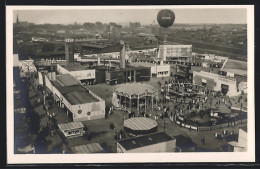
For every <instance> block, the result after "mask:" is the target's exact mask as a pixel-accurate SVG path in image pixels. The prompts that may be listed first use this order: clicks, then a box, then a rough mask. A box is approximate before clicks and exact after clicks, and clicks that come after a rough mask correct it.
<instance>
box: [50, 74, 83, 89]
mask: <svg viewBox="0 0 260 169" xmlns="http://www.w3.org/2000/svg"><path fill="white" fill-rule="evenodd" d="M52 83H53V85H54V86H56V87H57V86H72V85H80V83H79V82H78V81H76V80H75V79H74V78H73V77H72V76H71V75H69V74H63V75H59V76H57V77H56V81H53V82H52Z"/></svg>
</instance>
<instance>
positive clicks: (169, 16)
mask: <svg viewBox="0 0 260 169" xmlns="http://www.w3.org/2000/svg"><path fill="white" fill-rule="evenodd" d="M174 20H175V14H174V13H173V12H172V11H171V10H169V9H163V10H161V11H160V12H159V13H158V15H157V22H158V23H159V25H160V26H161V27H164V28H168V27H170V26H172V24H173V22H174Z"/></svg>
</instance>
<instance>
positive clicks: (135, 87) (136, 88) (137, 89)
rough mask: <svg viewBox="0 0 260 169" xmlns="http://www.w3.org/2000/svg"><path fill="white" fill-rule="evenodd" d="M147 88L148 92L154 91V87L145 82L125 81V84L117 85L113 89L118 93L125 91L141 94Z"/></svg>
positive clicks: (131, 93) (129, 93)
mask: <svg viewBox="0 0 260 169" xmlns="http://www.w3.org/2000/svg"><path fill="white" fill-rule="evenodd" d="M146 90H147V92H148V93H153V92H155V91H156V89H155V88H154V87H153V86H151V85H147V84H141V83H126V84H121V85H118V86H117V88H116V89H115V91H117V92H119V93H121V92H122V93H126V94H128V95H134V94H136V95H141V94H144V93H145V91H146Z"/></svg>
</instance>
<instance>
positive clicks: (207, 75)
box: [193, 71, 236, 81]
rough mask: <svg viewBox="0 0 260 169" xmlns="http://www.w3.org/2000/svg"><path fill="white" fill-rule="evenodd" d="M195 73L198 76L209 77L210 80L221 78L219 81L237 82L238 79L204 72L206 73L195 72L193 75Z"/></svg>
mask: <svg viewBox="0 0 260 169" xmlns="http://www.w3.org/2000/svg"><path fill="white" fill-rule="evenodd" d="M194 73H195V74H198V75H203V76H205V77H208V78H219V79H226V80H232V81H236V79H235V78H233V77H228V76H222V75H218V74H215V73H210V72H204V71H200V72H197V71H193V74H194Z"/></svg>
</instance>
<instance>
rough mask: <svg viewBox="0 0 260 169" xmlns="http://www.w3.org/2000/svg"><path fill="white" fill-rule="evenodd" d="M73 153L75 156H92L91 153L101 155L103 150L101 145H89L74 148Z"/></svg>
mask: <svg viewBox="0 0 260 169" xmlns="http://www.w3.org/2000/svg"><path fill="white" fill-rule="evenodd" d="M71 149H72V152H73V153H75V154H90V153H101V152H103V148H102V147H101V145H100V144H99V143H91V144H87V145H79V146H75V147H72V148H71Z"/></svg>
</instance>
